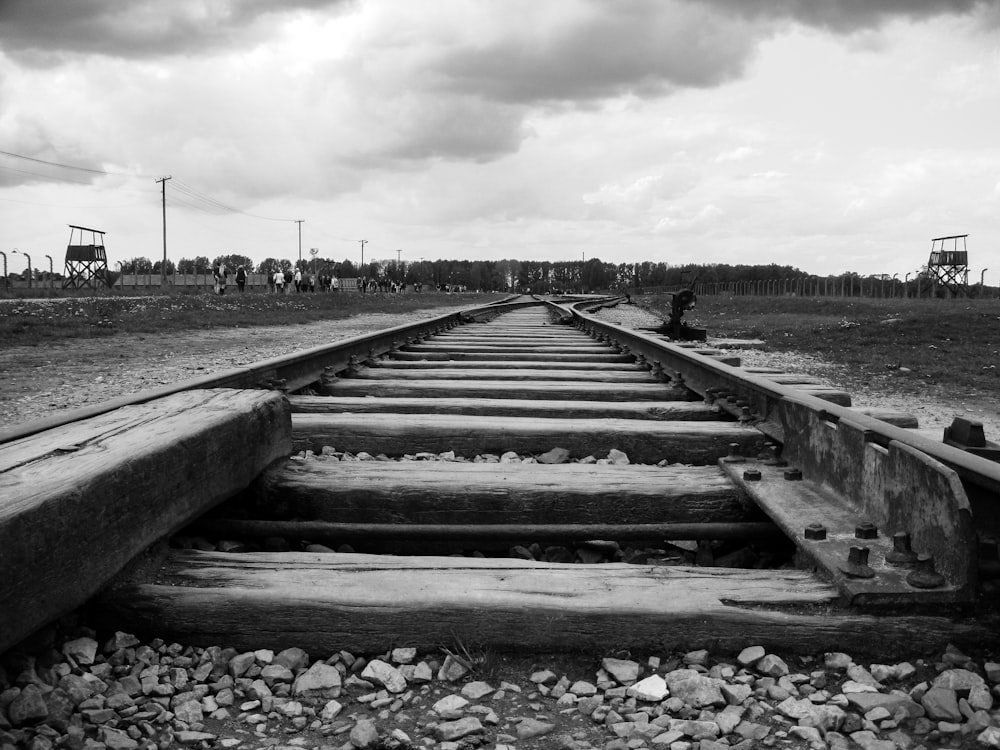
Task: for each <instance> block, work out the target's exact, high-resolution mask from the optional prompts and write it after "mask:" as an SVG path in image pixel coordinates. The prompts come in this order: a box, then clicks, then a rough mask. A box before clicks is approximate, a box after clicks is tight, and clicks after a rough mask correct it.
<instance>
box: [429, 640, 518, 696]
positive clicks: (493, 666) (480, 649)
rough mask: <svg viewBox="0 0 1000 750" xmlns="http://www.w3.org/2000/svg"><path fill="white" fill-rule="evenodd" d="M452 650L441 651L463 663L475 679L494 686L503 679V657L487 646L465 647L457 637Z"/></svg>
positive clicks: (446, 648) (445, 648) (443, 649)
mask: <svg viewBox="0 0 1000 750" xmlns="http://www.w3.org/2000/svg"><path fill="white" fill-rule="evenodd" d="M452 637H453V638H454V640H455V646H454V648H448V647H446V646H445V647H442V649H441V650H442V651H443V652H444V653H446V654H448V655H449V656H451V657H454V658H455V659H458V660H459V661H461V662H463V663H464V664H465V665H466V666H467V667H468V668H469V669H470V670H471V671H472V674H474V675H475V676H476V679H479V680H482V681H483V682H488V683H490V684H491V685H495V684H496V683H498V682H499V681H500V679H501V678H502V677H503V666H504V659H503V656H502V655H501V654H500V653H499V652H498V651H496V650H495V649H492V648H490V647H489V646H475V645H470V646H469V647H467V646H466V644H464V643H463V642H462V639H461V638H459V637H458V636H457V635H454V634H453V635H452Z"/></svg>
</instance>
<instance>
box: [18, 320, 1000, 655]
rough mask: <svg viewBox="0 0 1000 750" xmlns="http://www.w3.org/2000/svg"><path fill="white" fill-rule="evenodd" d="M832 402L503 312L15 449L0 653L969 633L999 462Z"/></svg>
mask: <svg viewBox="0 0 1000 750" xmlns="http://www.w3.org/2000/svg"><path fill="white" fill-rule="evenodd" d="M849 404H850V400H849V396H848V395H847V394H844V393H842V392H839V391H834V390H831V389H828V388H824V387H822V386H820V385H818V384H816V383H814V382H811V381H810V380H809V379H808V378H802V377H798V376H795V375H793V374H788V373H773V372H760V371H757V372H749V371H745V370H743V369H742V368H739V367H738V361H737V360H736V359H735V358H734V357H733V356H732V355H728V354H725V353H722V352H719V351H717V350H713V349H710V348H706V347H703V346H694V345H682V344H676V343H669V342H667V341H665V340H664V339H663V338H662V337H659V336H656V335H653V334H650V333H642V332H632V331H627V330H623V329H621V328H620V327H617V326H614V325H610V324H608V323H605V322H602V321H601V320H600V319H598V318H597V317H595V316H594V315H592V314H589V313H588V312H586V310H585V309H576V308H571V307H570V306H569V305H568V304H564V305H557V304H554V303H552V302H548V301H539V300H520V301H515V302H511V303H504V304H498V305H493V306H488V307H484V308H477V309H476V310H471V311H467V312H465V313H462V314H454V315H447V316H441V317H440V318H436V319H433V320H431V321H427V322H421V323H417V324H413V325H409V326H400V327H398V328H394V329H389V330H388V331H385V332H382V333H380V334H376V335H373V336H365V337H359V338H356V339H350V340H347V341H345V342H338V343H337V344H332V345H330V346H329V347H318V348H317V349H314V350H309V351H308V352H304V353H301V354H299V355H294V356H288V357H282V358H278V359H275V360H269V361H267V362H263V363H259V364H258V365H256V366H253V367H248V368H241V369H239V370H234V371H232V372H229V373H223V374H222V375H219V376H213V377H209V378H203V379H201V380H198V381H192V382H188V383H184V384H179V385H177V386H172V387H169V388H164V389H160V390H159V391H155V392H149V393H146V394H140V395H139V396H137V397H126V398H123V399H120V400H118V401H117V402H114V403H110V404H107V405H102V406H101V407H98V408H92V409H89V410H85V411H83V412H81V413H77V414H74V415H72V417H71V418H69V419H67V418H63V419H61V420H47V421H41V422H39V423H33V424H31V425H26V426H22V427H20V428H17V429H15V430H13V431H8V432H7V433H5V434H3V435H0V489H2V490H3V492H4V494H5V495H6V497H7V500H6V502H5V503H4V504H3V506H2V509H0V541H2V542H4V544H0V554H2V555H3V560H2V562H3V565H2V566H0V567H3V568H4V569H5V570H8V571H10V575H9V577H8V580H9V581H10V582H11V583H10V585H8V586H7V587H5V588H4V590H3V594H2V595H0V604H3V606H2V607H0V651H3V650H4V649H5V648H7V647H9V646H11V645H13V644H14V643H16V642H17V640H18V639H20V638H23V637H24V636H26V635H28V634H29V633H30V632H31V631H32V630H33V629H35V628H37V627H39V626H41V625H42V624H44V623H45V622H47V621H49V620H51V619H52V618H54V617H56V616H58V615H60V614H62V613H64V612H65V611H66V610H67V609H69V608H74V607H77V606H82V605H84V604H85V602H87V601H90V602H91V603H92V604H93V605H94V606H92V607H91V610H92V614H93V616H94V618H95V620H94V621H95V622H97V623H99V624H101V625H103V626H107V627H109V628H112V629H116V630H126V631H129V632H138V633H146V634H151V635H155V636H159V637H163V638H167V639H176V640H180V641H182V642H187V643H196V644H197V643H201V644H214V643H227V644H229V645H232V646H234V647H236V648H240V649H253V648H257V647H261V646H265V645H266V646H268V647H271V648H283V647H289V646H299V647H302V648H305V649H307V650H309V651H310V652H315V653H327V652H333V651H336V650H338V649H349V650H353V651H358V652H371V651H378V650H380V649H383V648H384V647H385V645H386V644H387V643H394V644H405V645H410V646H416V647H435V646H437V645H439V644H440V643H442V641H447V640H451V639H453V638H455V639H459V640H461V641H463V642H468V643H477V644H483V645H488V646H491V647H495V648H509V649H530V650H541V651H551V650H564V649H580V648H592V647H597V648H600V647H602V646H605V645H607V644H609V643H614V644H615V645H616V646H617V647H643V646H657V647H687V646H691V647H694V646H702V645H710V646H712V647H715V648H723V649H725V648H741V647H742V646H744V645H746V644H747V643H756V644H761V645H764V646H765V647H779V646H780V647H781V648H784V649H790V650H816V649H819V648H824V647H828V646H835V647H837V648H854V649H857V650H858V651H860V652H865V651H872V650H877V651H878V652H879V653H880V654H885V653H891V652H893V651H894V650H899V649H901V648H906V649H912V648H921V647H927V648H931V647H937V646H941V645H942V644H944V643H947V642H957V643H961V642H975V643H978V644H982V643H986V642H992V641H993V640H995V638H996V629H995V628H994V627H993V622H992V620H990V619H989V617H988V616H984V615H983V611H984V609H987V610H988V609H989V607H988V606H984V605H988V604H989V603H988V602H984V601H983V599H984V597H983V595H982V591H983V588H982V586H981V579H982V577H983V576H984V575H987V576H988V575H993V574H994V573H995V560H992V559H989V558H990V556H991V555H990V553H992V554H993V555H995V550H996V547H995V542H993V541H992V540H993V539H995V533H996V529H997V526H998V523H997V516H996V508H997V505H996V501H997V497H998V494H1000V467H998V465H997V464H993V463H991V462H989V461H987V460H985V459H983V458H980V457H977V456H973V455H971V454H969V453H967V452H964V451H961V450H958V449H956V448H953V447H949V446H944V445H940V444H937V443H933V442H931V441H928V440H926V439H925V438H922V437H920V436H919V435H916V434H913V433H911V432H908V431H907V430H906V429H905V428H902V427H896V426H893V425H892V424H890V423H889V422H886V421H884V420H882V419H876V418H874V417H872V416H866V415H862V414H860V413H858V412H855V411H853V410H851V409H850V408H849ZM171 540H172V541H171ZM43 551H44V552H43ZM98 551H99V552H98ZM980 552H985V553H987V556H986V559H982V560H981V559H980V558H979V553H980ZM95 595H96V596H97V598H96V599H93V598H92V597H94V596H95Z"/></svg>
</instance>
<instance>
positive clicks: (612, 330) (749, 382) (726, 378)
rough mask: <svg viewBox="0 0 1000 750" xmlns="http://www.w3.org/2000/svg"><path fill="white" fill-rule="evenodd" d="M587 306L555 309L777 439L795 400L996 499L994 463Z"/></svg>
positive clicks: (999, 467) (998, 474)
mask: <svg viewBox="0 0 1000 750" xmlns="http://www.w3.org/2000/svg"><path fill="white" fill-rule="evenodd" d="M550 304H553V303H550ZM587 304H588V303H576V304H572V305H556V307H560V308H561V309H563V310H566V312H567V314H569V315H571V316H572V317H573V321H574V323H575V324H576V325H577V326H578V327H580V328H582V329H584V330H586V331H587V332H589V333H591V334H592V335H596V336H598V337H604V338H610V339H613V340H615V341H617V342H618V343H619V346H621V347H622V348H623V349H624V350H625V351H627V352H628V353H631V354H633V355H635V356H639V357H642V358H643V359H644V360H645V361H646V362H648V363H657V364H659V366H660V367H662V368H663V370H664V371H666V374H667V375H671V376H673V377H674V378H675V379H677V378H679V380H680V382H681V384H683V385H684V386H685V387H686V388H689V389H690V390H693V391H694V392H695V393H697V394H699V395H700V396H702V397H704V398H706V400H708V401H713V402H715V403H717V404H718V405H719V406H720V407H722V408H723V409H725V410H726V411H728V412H730V413H731V414H733V415H734V416H737V417H743V418H748V419H749V421H751V422H752V423H753V424H754V425H755V426H756V427H757V428H758V429H760V430H761V431H762V432H764V434H766V435H767V436H768V437H770V438H772V439H774V440H776V441H779V442H782V443H783V442H784V441H785V435H784V430H783V427H782V421H781V412H782V406H783V404H785V403H793V402H794V403H797V404H801V405H803V406H805V407H807V408H809V409H811V410H813V411H814V412H815V413H816V414H817V415H819V416H820V417H821V418H823V419H825V420H827V421H829V422H831V423H838V422H844V423H848V424H853V425H854V426H856V427H857V428H859V429H861V430H864V431H865V433H866V437H867V439H868V440H869V442H873V443H876V444H878V445H881V446H882V447H883V448H885V447H887V446H888V444H889V443H890V442H892V441H896V442H898V443H901V444H903V445H906V446H908V447H910V448H913V449H915V450H918V451H921V452H922V453H925V454H927V455H928V456H930V457H931V458H933V459H935V460H937V461H940V462H941V463H943V464H944V465H946V466H948V467H950V468H951V469H953V470H954V471H955V472H956V473H957V474H958V476H959V477H960V478H961V480H962V482H963V484H966V485H971V486H972V487H975V488H978V489H979V490H982V491H985V492H987V493H990V494H992V495H1000V464H998V463H995V462H993V461H989V460H987V459H985V458H982V457H980V456H976V455H974V454H972V453H968V452H966V451H963V450H961V449H960V448H955V447H953V446H950V445H947V444H945V443H939V442H936V441H934V440H931V439H929V438H926V437H924V436H922V435H919V434H916V433H913V432H910V431H908V430H906V429H904V428H902V427H896V426H895V425H891V424H888V423H886V422H883V421H882V420H880V419H876V418H874V417H869V416H867V415H865V414H861V413H860V412H858V411H855V410H854V409H851V408H850V407H846V406H839V405H837V404H833V403H830V402H829V401H824V400H823V399H821V398H818V397H816V396H812V395H809V394H807V393H803V392H802V391H801V390H797V389H795V388H792V387H790V386H786V385H781V384H779V383H775V382H774V381H772V380H769V379H768V378H767V376H766V375H754V374H751V373H747V372H744V371H742V370H740V369H739V368H738V367H731V366H730V365H727V364H724V363H722V362H718V361H715V360H714V359H713V358H711V357H706V356H703V355H700V354H697V353H695V352H693V351H691V349H690V347H688V346H684V345H681V344H676V343H671V342H667V341H664V340H663V339H660V338H657V337H654V336H650V335H647V334H644V333H640V332H638V331H633V330H630V329H626V328H622V327H621V326H617V325H614V324H611V323H608V322H606V321H603V320H600V319H599V318H596V317H594V316H593V315H590V314H588V313H585V312H581V311H580V310H579V309H578V308H580V307H582V306H586V305H587ZM744 409H746V410H747V411H744Z"/></svg>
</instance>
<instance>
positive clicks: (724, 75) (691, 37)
mask: <svg viewBox="0 0 1000 750" xmlns="http://www.w3.org/2000/svg"><path fill="white" fill-rule="evenodd" d="M990 7H991V6H990V4H989V3H983V2H977V0H760V1H758V0H673V1H672V2H671V1H670V0H631V1H630V2H618V1H612V0H589V1H586V2H582V3H581V4H580V6H579V7H578V8H577V9H575V11H574V12H572V13H567V14H566V16H565V19H564V20H563V21H562V22H561V23H560V24H558V25H557V26H555V25H554V26H553V27H552V28H548V29H544V28H543V29H540V30H539V29H534V28H532V26H531V24H530V20H529V19H526V20H525V23H524V28H523V29H522V30H520V31H519V33H516V34H508V35H505V36H500V37H498V38H497V39H496V40H495V41H493V42H491V43H488V44H479V45H471V44H470V45H465V46H460V47H458V48H456V49H453V50H451V51H450V52H449V54H448V55H447V56H446V57H444V58H442V59H441V60H439V63H438V65H437V72H438V73H440V74H441V75H442V77H443V79H444V81H445V82H446V85H447V86H448V87H449V88H452V87H454V88H456V89H458V90H460V91H466V92H470V93H471V92H475V93H479V94H481V95H483V96H484V97H487V98H493V99H498V100H501V101H507V102H513V101H517V102H536V101H550V102H558V101H576V102H580V101H586V100H595V99H601V98H604V97H608V96H618V95H622V94H629V93H631V94H637V95H657V94H664V93H669V92H670V91H672V90H675V89H679V88H708V87H712V86H717V85H719V84H721V83H724V82H726V81H729V80H732V79H735V78H737V77H739V76H740V75H741V74H742V73H743V71H744V68H745V66H746V65H747V64H748V62H749V61H750V60H751V59H752V56H753V54H754V52H755V50H756V49H757V46H758V44H759V43H760V42H762V41H764V40H766V39H767V38H769V37H771V36H773V35H774V34H776V33H778V32H780V31H781V30H782V29H784V28H786V27H787V25H788V24H789V23H800V24H803V25H806V26H813V27H818V28H824V29H828V30H831V31H834V32H835V33H851V32H855V31H860V30H865V29H876V28H878V27H880V26H882V25H883V24H884V23H886V22H888V21H890V20H892V19H894V18H904V19H911V20H922V19H927V18H931V17H934V16H938V15H944V14H964V13H971V12H974V11H976V10H982V11H983V13H982V16H983V18H984V19H985V17H986V11H988V9H989V8H990Z"/></svg>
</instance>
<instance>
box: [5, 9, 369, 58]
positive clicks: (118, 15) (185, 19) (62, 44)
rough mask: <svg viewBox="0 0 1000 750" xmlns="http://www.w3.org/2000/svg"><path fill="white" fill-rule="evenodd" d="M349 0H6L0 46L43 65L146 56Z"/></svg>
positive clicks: (256, 30)
mask: <svg viewBox="0 0 1000 750" xmlns="http://www.w3.org/2000/svg"><path fill="white" fill-rule="evenodd" d="M352 5H353V3H352V2H350V0H284V1H283V2H282V3H281V4H280V5H279V4H277V3H274V2H271V0H219V1H216V0H169V2H160V0H127V2H120V0H72V2H64V0H4V2H3V4H2V7H0V47H2V48H3V50H4V52H5V54H7V55H10V56H16V57H18V58H19V59H21V60H22V61H23V62H25V63H28V64H34V65H39V66H47V65H52V64H55V63H57V62H58V61H61V60H63V59H64V58H65V57H66V56H67V55H72V54H102V55H108V56H111V57H118V58H150V57H156V56H160V55H175V54H186V53H198V52H205V51H208V50H212V49H217V48H220V47H225V46H229V45H232V44H233V43H234V42H235V41H236V40H237V39H239V38H240V37H242V36H246V37H248V38H249V39H251V40H252V39H254V38H257V39H262V38H263V35H265V34H270V33H271V31H272V29H271V28H270V27H271V26H272V25H273V22H274V18H275V17H278V16H291V15H294V14H296V13H300V12H303V11H329V10H338V9H341V8H347V7H350V6H352Z"/></svg>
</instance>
